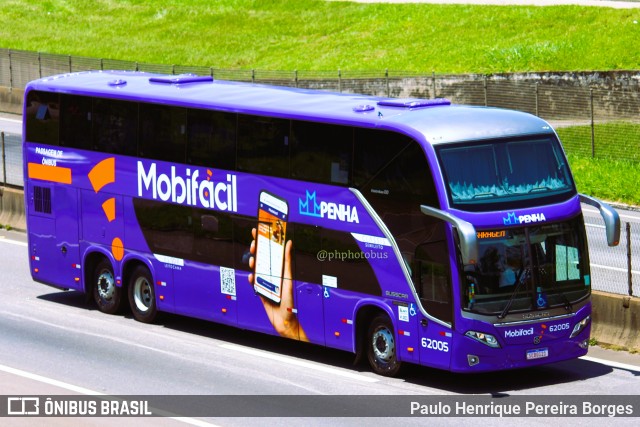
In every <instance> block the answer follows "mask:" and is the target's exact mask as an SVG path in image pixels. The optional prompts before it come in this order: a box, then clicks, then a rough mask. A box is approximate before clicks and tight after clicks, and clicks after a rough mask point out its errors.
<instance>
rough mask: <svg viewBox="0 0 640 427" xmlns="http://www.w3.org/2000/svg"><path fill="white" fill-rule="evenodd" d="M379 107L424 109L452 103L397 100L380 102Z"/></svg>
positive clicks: (413, 99)
mask: <svg viewBox="0 0 640 427" xmlns="http://www.w3.org/2000/svg"><path fill="white" fill-rule="evenodd" d="M378 105H380V106H383V107H399V108H423V107H438V106H442V105H451V101H449V100H448V99H446V98H434V99H419V98H395V99H384V100H382V101H378Z"/></svg>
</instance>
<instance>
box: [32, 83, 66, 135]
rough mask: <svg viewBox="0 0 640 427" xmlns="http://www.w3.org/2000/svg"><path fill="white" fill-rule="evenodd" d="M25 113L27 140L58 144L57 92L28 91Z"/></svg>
mask: <svg viewBox="0 0 640 427" xmlns="http://www.w3.org/2000/svg"><path fill="white" fill-rule="evenodd" d="M26 115H27V117H25V119H26V121H27V126H26V130H27V135H26V137H27V138H26V139H27V141H29V142H38V143H41V144H49V145H58V144H59V132H60V100H59V95H58V94H57V93H46V92H38V91H31V92H29V95H28V96H27V108H26Z"/></svg>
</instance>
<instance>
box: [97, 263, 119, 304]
mask: <svg viewBox="0 0 640 427" xmlns="http://www.w3.org/2000/svg"><path fill="white" fill-rule="evenodd" d="M93 299H94V301H95V302H96V305H97V306H98V310H100V311H101V312H103V313H107V314H115V313H117V312H118V311H119V310H120V306H121V304H122V288H121V287H119V286H116V280H115V275H114V274H113V267H112V266H111V263H110V262H109V260H107V259H103V260H102V261H100V262H99V263H98V265H97V266H96V269H95V271H94V273H93Z"/></svg>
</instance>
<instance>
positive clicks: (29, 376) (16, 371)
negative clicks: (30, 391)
mask: <svg viewBox="0 0 640 427" xmlns="http://www.w3.org/2000/svg"><path fill="white" fill-rule="evenodd" d="M0 371H4V372H7V373H9V374H12V375H18V376H20V377H23V378H27V379H30V380H34V381H38V382H41V383H45V384H49V385H52V386H55V387H60V388H63V389H65V390H69V391H72V392H74V393H80V394H86V395H89V396H106V395H105V394H104V393H100V392H99V391H94V390H89V389H88V388H84V387H78V386H76V385H73V384H69V383H65V382H62V381H58V380H54V379H52V378H47V377H43V376H42V375H38V374H32V373H31V372H27V371H22V370H20V369H15V368H11V367H9V366H4V365H0Z"/></svg>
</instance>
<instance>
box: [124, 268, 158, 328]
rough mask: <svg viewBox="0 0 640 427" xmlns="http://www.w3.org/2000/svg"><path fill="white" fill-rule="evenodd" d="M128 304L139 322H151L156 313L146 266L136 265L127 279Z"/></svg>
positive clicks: (154, 298)
mask: <svg viewBox="0 0 640 427" xmlns="http://www.w3.org/2000/svg"><path fill="white" fill-rule="evenodd" d="M129 305H130V306H131V311H132V313H133V317H134V318H135V319H136V320H137V321H139V322H143V323H152V322H153V321H154V320H155V319H156V316H157V315H158V309H157V307H156V294H155V290H154V288H153V279H152V278H151V273H150V272H149V270H148V269H147V268H146V267H143V266H138V267H136V269H135V270H133V274H132V275H131V280H130V281H129Z"/></svg>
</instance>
